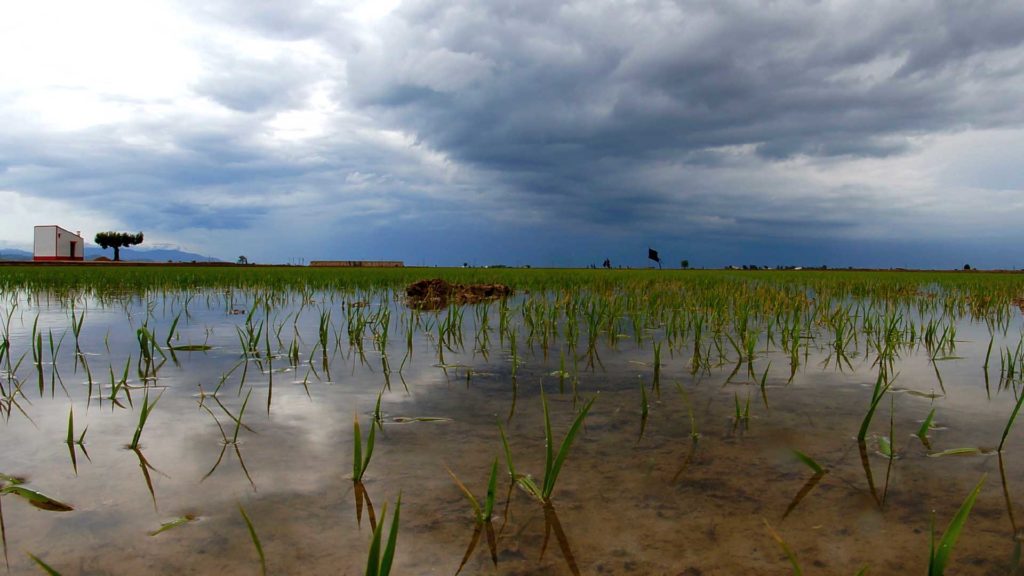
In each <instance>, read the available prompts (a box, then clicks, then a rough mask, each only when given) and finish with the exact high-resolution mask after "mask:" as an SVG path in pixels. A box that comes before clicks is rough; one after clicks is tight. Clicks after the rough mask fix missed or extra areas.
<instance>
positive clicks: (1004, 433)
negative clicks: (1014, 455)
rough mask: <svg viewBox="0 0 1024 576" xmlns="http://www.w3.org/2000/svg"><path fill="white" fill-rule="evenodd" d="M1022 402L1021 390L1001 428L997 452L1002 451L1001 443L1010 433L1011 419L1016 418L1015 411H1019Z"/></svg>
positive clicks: (1023, 399)
mask: <svg viewBox="0 0 1024 576" xmlns="http://www.w3.org/2000/svg"><path fill="white" fill-rule="evenodd" d="M1022 402H1024V391H1021V393H1020V395H1019V397H1018V398H1017V405H1016V406H1014V407H1013V413H1011V414H1010V419H1009V420H1007V421H1006V427H1005V428H1003V437H1002V438H1001V439H1000V440H999V448H998V450H996V451H997V452H1002V451H1003V444H1005V443H1006V437H1007V436H1008V435H1009V434H1010V428H1012V427H1013V421H1014V420H1016V419H1017V413H1018V412H1020V405H1021V403H1022Z"/></svg>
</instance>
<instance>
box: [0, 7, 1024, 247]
mask: <svg viewBox="0 0 1024 576" xmlns="http://www.w3.org/2000/svg"><path fill="white" fill-rule="evenodd" d="M129 6H131V5H126V4H120V3H116V2H111V3H100V5H98V8H95V9H93V13H94V14H93V16H97V17H96V18H95V19H94V20H92V21H91V22H95V26H97V27H98V26H101V22H109V21H110V18H111V17H112V18H113V22H114V25H113V26H112V27H110V28H108V29H106V30H104V31H100V30H95V31H94V32H96V33H101V32H105V33H106V34H107V35H108V37H113V38H114V40H112V41H111V44H112V45H111V46H108V47H106V48H104V46H103V45H102V42H101V43H100V44H101V45H100V46H99V47H97V46H93V45H91V44H90V42H97V40H96V38H95V37H94V36H91V35H89V34H81V33H79V34H78V36H74V35H72V36H71V37H66V35H65V37H64V40H63V41H62V42H63V43H62V44H58V50H60V51H64V53H65V54H67V53H70V52H72V51H75V50H76V49H78V48H79V46H77V45H75V42H82V43H84V44H83V45H84V46H86V48H87V49H86V50H85V52H86V54H87V55H92V56H94V57H96V58H99V57H106V59H97V60H89V61H88V62H86V61H83V62H82V66H80V67H79V68H77V69H76V70H77V72H75V71H69V72H68V74H64V75H57V74H56V72H53V73H48V72H47V71H48V70H51V68H47V67H46V64H47V63H48V62H51V61H55V60H54V59H55V58H56V56H53V55H52V54H47V53H46V52H45V50H44V47H43V46H42V45H41V44H40V43H41V42H43V41H44V40H46V36H47V34H48V33H50V32H53V30H54V29H56V31H58V32H59V31H61V30H63V29H62V28H61V26H60V25H59V23H56V24H55V23H54V22H53V21H52V20H48V19H46V18H44V16H45V14H41V13H26V14H21V15H16V17H15V18H14V19H13V20H14V21H15V23H14V24H9V25H7V26H9V27H10V28H11V30H13V29H14V27H18V28H19V29H25V28H26V27H27V29H29V30H31V31H35V32H36V33H37V35H41V36H42V37H43V39H42V40H35V39H29V40H25V36H24V35H22V36H16V37H15V38H14V39H8V40H7V43H8V44H9V45H13V44H15V43H18V45H17V48H18V51H17V54H18V55H17V56H13V55H11V54H10V50H4V51H3V52H0V53H3V54H6V55H4V56H0V59H13V58H17V59H18V61H19V63H18V66H15V67H13V68H12V70H13V72H12V73H11V74H10V75H11V76H12V82H5V83H4V85H3V86H2V87H0V120H2V121H4V123H5V125H6V126H8V129H7V130H5V131H4V133H3V134H0V192H6V193H7V194H8V195H9V196H10V197H11V198H15V199H16V200H15V201H21V202H24V203H30V202H32V201H33V200H34V199H35V200H46V201H48V202H53V201H57V202H65V201H66V202H81V203H83V204H86V205H87V206H88V207H89V209H90V210H91V211H94V212H97V213H99V214H101V215H102V219H104V220H105V221H109V222H110V223H111V224H113V225H121V226H124V227H127V228H128V229H132V230H135V229H140V228H142V229H146V230H147V238H151V237H153V238H157V239H158V240H161V241H163V242H165V243H172V244H181V245H183V246H186V247H188V248H190V249H193V250H199V251H204V252H206V253H210V254H213V255H218V256H221V257H225V258H232V259H233V258H234V255H235V254H236V253H238V252H239V251H247V252H246V253H248V254H250V259H262V260H277V261H281V260H284V259H290V258H294V257H296V256H302V257H307V258H342V257H345V258H349V257H350V258H389V259H390V258H393V259H404V260H407V261H409V262H410V263H441V264H452V263H461V262H463V261H472V262H474V263H479V264H484V263H490V262H498V261H504V262H508V263H527V262H529V263H533V264H535V265H543V264H553V265H583V264H589V263H591V262H595V261H596V262H599V261H600V260H602V259H603V258H604V257H608V256H610V257H612V258H613V261H617V262H623V263H629V264H636V265H641V264H642V263H643V257H644V256H645V255H646V252H645V251H644V249H645V248H646V247H647V246H648V245H656V246H657V247H659V248H660V250H661V251H662V253H664V254H668V255H670V256H671V257H672V258H688V259H689V260H690V261H691V263H694V264H706V265H721V264H727V263H748V261H749V262H750V263H759V264H783V263H800V264H815V263H828V264H830V265H845V264H849V265H858V266H871V265H875V266H957V265H959V264H962V262H960V260H963V259H967V258H970V259H971V262H972V263H974V264H975V266H978V265H991V266H1005V267H1010V266H1016V265H1019V264H1021V263H1018V262H1015V261H1012V260H1008V259H1006V258H1005V257H999V256H998V251H999V250H1000V248H1002V247H1005V246H1009V245H1013V244H1015V243H1018V242H1019V241H1020V240H1022V239H1024V238H1022V237H1024V234H1021V233H1019V232H1017V231H1016V226H1014V221H1015V216H1016V214H1019V211H1017V212H1015V209H1018V208H1021V207H1022V206H1021V203H1022V200H1021V198H1024V196H1022V195H1021V192H1022V191H1024V182H1022V177H1021V175H1020V172H1019V169H1018V168H1017V166H1016V165H1017V163H1018V162H1019V161H1018V160H1017V159H1016V158H1015V155H1014V154H1013V152H1012V151H1013V150H1020V149H1021V145H1022V144H1024V126H1022V123H1024V114H1022V109H1021V106H1020V102H1021V101H1024V36H1022V35H1021V34H1020V32H1019V31H1020V30H1024V7H1021V6H1020V5H1019V3H1015V2H1010V1H1006V2H998V1H993V2H950V3H937V2H931V1H915V0H910V1H906V2H899V3H892V2H870V1H868V2H841V1H833V2H828V1H822V2H806V1H784V0H783V1H773V2H769V1H740V0H723V1H719V2H713V3H707V2H689V1H674V2H669V1H653V0H652V1H638V2H611V1H601V0H588V1H586V2H561V3H558V2H546V1H544V2H541V1H526V2H516V3H508V4H505V3H482V2H469V1H465V2H460V1H444V2H442V1H439V0H421V1H402V2H395V3H381V2H375V3H365V4H362V3H353V2H347V3H339V4H330V3H324V2H294V3H289V4H288V5H287V9H285V8H284V5H283V4H279V3H276V2H258V3H255V4H253V3H248V2H234V1H231V0H221V1H218V2H204V3H189V2H184V3H168V4H166V5H161V8H160V11H158V12H159V14H158V15H157V16H154V15H153V14H151V13H149V12H145V13H142V12H139V11H138V9H137V8H129ZM133 10H134V12H133ZM18 16H20V21H19V18H18ZM85 16H88V15H85ZM100 16H102V17H103V18H100ZM154 19H157V20H159V22H156V21H154ZM158 23H162V26H163V27H162V28H160V30H162V31H161V32H160V33H159V34H157V33H153V34H147V33H146V32H147V30H149V27H152V26H156V25H157V24H158ZM86 24H88V22H87V23H86ZM3 26H5V25H4V24H0V27H3ZM5 30H6V29H4V30H0V31H5ZM168 30H170V32H168ZM20 40H24V41H28V42H29V45H25V44H24V43H23V42H22V43H19V41H20ZM129 41H131V42H135V43H137V44H138V46H129V45H126V42H129ZM2 42H3V41H0V44H2ZM33 42H35V43H36V44H33ZM7 47H9V46H3V45H0V48H7ZM127 49H130V50H136V51H137V52H138V54H137V55H131V56H128V55H125V54H124V53H123V50H127ZM33 50H35V52H34V51H33ZM0 64H5V63H4V62H0ZM147 65H150V66H152V68H150V67H147ZM83 67H84V68H85V69H86V72H81V70H82V69H83ZM5 69H6V68H5ZM59 71H60V70H57V72H59ZM133 75H137V76H138V78H137V81H135V82H133ZM69 108H70V110H69ZM17 199H21V200H17ZM47 205H49V204H47ZM62 217H63V215H62ZM39 218H40V219H41V220H46V221H47V223H48V222H49V220H51V219H52V218H48V217H47V216H46V215H39ZM40 223H42V222H40ZM67 226H69V227H76V226H77V227H84V226H85V225H84V224H82V225H80V224H77V223H70V222H69V223H67ZM87 234H88V232H87ZM467 236H472V237H473V238H475V241H474V242H472V243H471V244H467V243H466V238H467ZM22 240H23V239H19V237H16V236H15V235H14V233H13V232H11V233H8V235H6V236H3V237H0V242H6V243H8V244H16V243H18V242H19V241H22Z"/></svg>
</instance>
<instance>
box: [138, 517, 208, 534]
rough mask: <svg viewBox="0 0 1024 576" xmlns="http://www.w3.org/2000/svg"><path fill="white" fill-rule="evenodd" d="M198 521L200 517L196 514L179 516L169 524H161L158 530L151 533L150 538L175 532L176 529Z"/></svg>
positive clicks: (169, 521)
mask: <svg viewBox="0 0 1024 576" xmlns="http://www.w3.org/2000/svg"><path fill="white" fill-rule="evenodd" d="M198 519H199V517H198V516H196V515H195V514H184V515H182V516H178V517H177V518H174V519H172V520H168V521H167V522H161V523H160V527H159V528H157V529H156V530H153V531H151V532H149V535H150V536H157V535H159V534H163V533H164V532H167V531H168V530H173V529H175V528H178V527H181V526H184V525H186V524H189V523H191V522H195V521H196V520H198Z"/></svg>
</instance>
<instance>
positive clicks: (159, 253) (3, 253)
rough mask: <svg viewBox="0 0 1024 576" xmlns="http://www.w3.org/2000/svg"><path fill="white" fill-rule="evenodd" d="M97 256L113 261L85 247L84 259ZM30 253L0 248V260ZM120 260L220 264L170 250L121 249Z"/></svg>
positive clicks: (99, 250) (108, 252)
mask: <svg viewBox="0 0 1024 576" xmlns="http://www.w3.org/2000/svg"><path fill="white" fill-rule="evenodd" d="M99 256H106V257H107V258H110V259H111V260H113V259H114V250H113V249H110V250H103V249H102V248H99V247H97V246H86V247H85V259H86V260H93V259H95V258H97V257H99ZM31 259H32V253H31V252H28V251H26V250H17V249H14V248H0V260H31ZM121 260H125V261H129V262H167V261H168V260H170V261H172V262H192V261H195V262H220V261H221V260H219V259H217V258H212V257H210V256H203V255H202V254H194V253H192V252H184V251H182V250H175V249H171V248H151V249H145V248H121Z"/></svg>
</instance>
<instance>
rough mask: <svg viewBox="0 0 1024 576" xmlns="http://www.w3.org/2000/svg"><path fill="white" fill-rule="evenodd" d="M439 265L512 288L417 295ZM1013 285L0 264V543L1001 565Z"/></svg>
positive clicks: (1022, 462)
mask: <svg viewBox="0 0 1024 576" xmlns="http://www.w3.org/2000/svg"><path fill="white" fill-rule="evenodd" d="M433 276H441V277H444V278H445V279H446V280H449V281H452V282H459V283H472V282H500V283H504V284H507V285H510V286H511V287H512V288H513V289H514V290H515V292H514V294H513V295H512V296H509V297H507V298H501V299H496V300H482V301H479V302H475V303H464V304H457V303H450V304H449V305H447V306H444V307H440V306H438V307H433V308H434V309H430V307H422V306H418V305H416V303H410V302H408V301H407V300H406V298H405V293H404V287H405V286H406V285H407V284H409V283H410V282H412V281H415V280H420V279H423V278H429V277H433ZM1022 303H1024V276H1020V275H1016V274H982V273H882V272H845V271H843V272H810V271H805V272H764V271H757V272H739V271H721V272H703V271H604V270H601V271H596V270H595V271H582V270H500V269H499V270H438V269H387V270H330V269H326V270H324V269H300V268H252V267H245V268H242V267H239V268H231V267H224V268H200V267H196V268H188V267H176V268H158V267H137V268H136V267H124V268H121V267H117V268H103V269H99V268H86V267H67V268H60V267H46V268H38V267H30V266H23V267H13V266H12V267H4V268H3V269H0V417H2V419H3V422H2V423H0V426H2V427H3V450H2V451H0V533H2V536H3V538H2V540H3V551H4V558H5V562H6V564H7V566H9V568H8V569H9V571H10V572H11V573H23V572H26V571H29V572H31V571H39V570H47V571H53V572H52V573H62V574H78V573H90V574H94V573H97V574H108V573H109V574H138V573H147V574H179V573H182V572H203V573H206V572H217V573H221V574H253V573H256V572H257V571H261V572H265V573H271V574H292V573H336V574H361V573H362V574H387V573H389V572H394V573H396V574H455V573H457V572H460V571H461V572H462V573H496V574H526V573H531V574H532V573H544V574H598V573H600V574H688V575H696V574H741V573H742V574H787V573H804V572H806V573H808V574H816V573H827V574H851V575H852V574H857V573H873V574H905V573H918V574H923V573H929V574H941V573H944V572H946V571H948V572H949V573H956V574H1007V573H1009V574H1015V573H1021V571H1022V570H1024V567H1022V565H1021V557H1022V555H1021V542H1022V540H1024V532H1022V529H1021V527H1019V526H1018V523H1017V522H1018V521H1017V514H1016V505H1017V502H1018V500H1020V499H1021V498H1022V497H1024V482H1022V481H1020V478H1021V477H1022V476H1024V430H1021V429H1020V427H1019V426H1015V422H1016V420H1017V416H1018V413H1019V411H1020V407H1021V405H1022V403H1024V394H1022V393H1021V386H1022V385H1024V370H1022V366H1024V318H1022V314H1021V306H1022ZM399 358H401V360H399ZM374 502H377V503H378V506H377V509H376V510H375V509H374ZM389 508H390V509H391V510H388V509H389ZM399 515H400V516H401V522H399ZM364 520H365V521H364ZM943 526H944V527H945V529H944V530H941V531H940V529H939V528H938V527H943ZM467 543H468V546H467ZM484 543H486V545H484ZM478 544H479V545H478Z"/></svg>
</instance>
